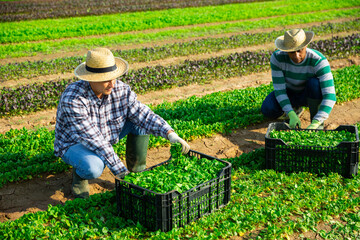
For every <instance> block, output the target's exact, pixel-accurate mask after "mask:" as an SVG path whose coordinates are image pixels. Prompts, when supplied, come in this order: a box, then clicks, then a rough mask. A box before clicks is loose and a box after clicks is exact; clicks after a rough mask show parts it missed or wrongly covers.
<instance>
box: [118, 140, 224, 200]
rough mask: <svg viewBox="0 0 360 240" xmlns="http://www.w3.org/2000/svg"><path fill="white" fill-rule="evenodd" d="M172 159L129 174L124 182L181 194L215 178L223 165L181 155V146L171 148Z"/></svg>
mask: <svg viewBox="0 0 360 240" xmlns="http://www.w3.org/2000/svg"><path fill="white" fill-rule="evenodd" d="M170 152H171V155H172V158H171V160H170V161H169V162H167V163H166V164H163V165H160V166H158V167H155V168H153V169H151V170H149V171H144V172H141V173H130V174H128V175H126V176H125V178H124V180H125V181H127V182H130V183H133V184H135V185H138V186H140V187H143V188H146V189H149V190H152V191H155V192H158V193H167V192H169V191H172V190H176V191H178V192H180V193H183V192H185V191H187V190H190V189H191V188H194V187H196V186H198V185H200V184H202V183H205V182H207V181H209V180H211V179H214V178H216V177H217V175H218V174H219V172H220V171H221V169H222V168H224V167H225V164H224V163H222V162H220V161H217V160H209V159H207V158H197V157H195V156H192V157H190V156H188V155H183V154H181V144H180V143H176V144H173V145H172V146H171V150H170Z"/></svg>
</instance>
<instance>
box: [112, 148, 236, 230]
mask: <svg viewBox="0 0 360 240" xmlns="http://www.w3.org/2000/svg"><path fill="white" fill-rule="evenodd" d="M188 155H189V156H196V157H197V158H207V159H210V160H214V161H221V162H223V163H225V164H226V166H225V167H224V168H223V169H222V170H221V171H220V172H219V174H218V176H217V177H216V178H214V179H212V180H210V181H208V182H204V183H202V184H200V185H198V186H196V187H194V188H192V189H190V190H188V191H186V192H183V193H179V192H178V191H175V190H173V191H170V192H167V193H164V194H160V193H156V192H154V191H151V190H149V189H146V188H142V187H140V186H137V185H135V184H132V183H129V182H126V181H124V180H123V179H122V178H121V177H120V178H119V177H116V178H115V188H116V202H117V210H118V213H119V215H120V216H121V217H124V218H128V219H131V220H133V221H134V222H139V223H141V224H142V225H143V226H144V227H146V228H147V229H148V230H150V231H156V230H158V229H160V230H161V231H164V232H167V231H170V230H171V229H173V228H177V227H183V226H185V225H187V224H189V223H190V222H193V221H195V220H197V219H199V218H200V217H202V216H204V215H207V214H210V213H212V212H214V211H215V210H217V209H219V208H221V207H223V206H225V205H226V204H228V203H229V201H230V188H231V163H229V162H226V161H223V160H221V159H218V158H215V157H211V156H208V155H205V154H203V153H200V152H197V151H193V150H190V151H189V153H188ZM170 160H171V157H170V159H169V160H167V161H166V162H163V163H160V164H158V165H155V166H153V167H151V168H148V169H145V170H144V171H149V170H151V169H153V168H155V167H158V166H160V165H163V164H167V163H168V162H169V161H170Z"/></svg>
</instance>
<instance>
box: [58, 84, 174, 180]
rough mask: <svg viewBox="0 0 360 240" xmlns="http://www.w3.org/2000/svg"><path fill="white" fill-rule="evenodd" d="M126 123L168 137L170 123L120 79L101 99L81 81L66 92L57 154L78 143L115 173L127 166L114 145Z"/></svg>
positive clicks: (61, 153)
mask: <svg viewBox="0 0 360 240" xmlns="http://www.w3.org/2000/svg"><path fill="white" fill-rule="evenodd" d="M126 120H130V121H131V122H133V123H134V124H135V125H137V126H139V127H141V128H144V129H145V130H146V132H148V133H150V134H153V135H155V136H162V137H164V138H167V132H168V131H169V130H172V128H171V127H170V126H169V124H168V123H167V122H166V121H165V120H164V119H162V118H161V117H160V116H158V115H156V114H155V113H154V112H153V111H151V109H150V108H149V107H147V106H146V105H144V104H142V103H140V102H139V101H138V100H137V99H136V94H135V93H134V92H133V91H131V89H130V87H129V86H128V85H127V84H125V83H123V82H121V81H119V80H117V81H116V84H115V87H114V88H113V90H112V92H111V94H110V95H104V96H103V98H102V99H99V98H98V97H97V96H96V95H95V93H94V92H93V91H92V89H91V87H90V84H89V83H88V82H86V81H83V80H80V81H77V82H75V83H72V84H70V85H69V86H68V87H67V88H66V90H65V91H64V92H63V94H62V95H61V98H60V102H59V104H58V109H57V114H56V127H55V142H54V154H55V155H56V156H58V157H62V156H63V155H64V154H65V152H66V151H67V150H68V149H69V147H71V146H72V145H74V144H77V143H81V144H82V145H84V146H85V147H86V148H88V149H90V150H92V151H94V152H95V153H96V154H97V155H98V156H99V157H100V158H101V159H102V160H103V161H104V162H105V164H106V165H107V166H108V167H109V169H110V170H111V171H112V172H113V173H114V174H115V175H117V174H119V173H121V172H124V171H126V170H127V169H126V167H125V166H124V164H123V163H122V162H121V160H120V159H119V157H118V156H117V154H116V153H115V152H114V149H113V147H112V145H114V144H115V143H117V142H118V141H119V134H120V133H121V131H122V129H123V127H124V124H125V122H126Z"/></svg>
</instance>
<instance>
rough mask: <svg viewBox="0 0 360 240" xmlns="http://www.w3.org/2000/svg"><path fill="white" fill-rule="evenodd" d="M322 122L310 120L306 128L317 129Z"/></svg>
mask: <svg viewBox="0 0 360 240" xmlns="http://www.w3.org/2000/svg"><path fill="white" fill-rule="evenodd" d="M321 123H322V122H320V121H318V120H315V119H314V120H312V122H311V124H310V125H309V126H308V127H307V128H306V129H318V128H319V127H320V125H321Z"/></svg>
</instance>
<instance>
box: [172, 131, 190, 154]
mask: <svg viewBox="0 0 360 240" xmlns="http://www.w3.org/2000/svg"><path fill="white" fill-rule="evenodd" d="M168 139H169V141H170V142H171V143H180V144H181V146H182V149H181V153H183V154H187V153H188V152H189V150H190V146H189V144H187V142H185V140H184V139H182V138H180V137H179V136H178V135H177V134H176V133H175V132H171V133H169V134H168Z"/></svg>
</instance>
